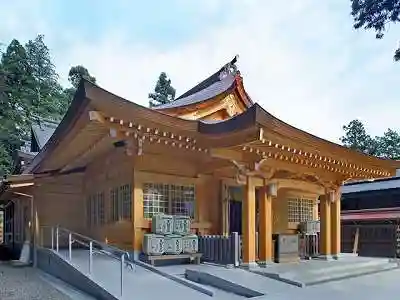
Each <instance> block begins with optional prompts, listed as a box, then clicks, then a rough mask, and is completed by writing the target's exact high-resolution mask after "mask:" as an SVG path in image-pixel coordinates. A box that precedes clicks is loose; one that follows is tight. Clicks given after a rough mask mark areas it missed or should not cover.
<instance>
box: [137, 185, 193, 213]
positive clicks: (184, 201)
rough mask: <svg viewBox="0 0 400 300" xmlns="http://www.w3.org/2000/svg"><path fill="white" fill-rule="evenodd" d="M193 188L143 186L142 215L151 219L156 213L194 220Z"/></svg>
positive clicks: (182, 186)
mask: <svg viewBox="0 0 400 300" xmlns="http://www.w3.org/2000/svg"><path fill="white" fill-rule="evenodd" d="M194 203H195V187H194V186H192V185H189V186H184V185H172V184H162V183H145V184H144V185H143V214H144V217H145V218H151V217H152V216H153V215H155V214H158V213H166V214H174V215H184V216H190V217H191V218H194Z"/></svg>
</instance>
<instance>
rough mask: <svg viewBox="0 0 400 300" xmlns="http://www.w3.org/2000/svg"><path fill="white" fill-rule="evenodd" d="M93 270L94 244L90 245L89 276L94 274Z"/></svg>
mask: <svg viewBox="0 0 400 300" xmlns="http://www.w3.org/2000/svg"><path fill="white" fill-rule="evenodd" d="M92 269H93V242H90V243H89V274H92Z"/></svg>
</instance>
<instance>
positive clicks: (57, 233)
mask: <svg viewBox="0 0 400 300" xmlns="http://www.w3.org/2000/svg"><path fill="white" fill-rule="evenodd" d="M58 236H59V229H58V226H57V228H56V251H57V252H58Z"/></svg>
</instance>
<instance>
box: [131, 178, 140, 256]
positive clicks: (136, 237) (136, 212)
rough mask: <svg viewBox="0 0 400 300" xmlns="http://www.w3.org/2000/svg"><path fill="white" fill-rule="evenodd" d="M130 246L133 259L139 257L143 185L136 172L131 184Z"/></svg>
mask: <svg viewBox="0 0 400 300" xmlns="http://www.w3.org/2000/svg"><path fill="white" fill-rule="evenodd" d="M131 197H132V198H131V200H132V231H133V237H132V248H133V253H134V259H135V260H137V259H138V258H139V254H140V252H141V251H142V242H143V230H142V222H143V186H142V183H141V182H140V181H139V180H138V176H137V175H136V174H134V175H133V184H132V196H131Z"/></svg>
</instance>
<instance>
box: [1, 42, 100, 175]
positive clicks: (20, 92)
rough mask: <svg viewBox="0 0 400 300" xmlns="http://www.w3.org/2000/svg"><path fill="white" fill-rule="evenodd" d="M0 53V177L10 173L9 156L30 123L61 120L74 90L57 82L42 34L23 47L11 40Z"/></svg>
mask: <svg viewBox="0 0 400 300" xmlns="http://www.w3.org/2000/svg"><path fill="white" fill-rule="evenodd" d="M0 44H2V43H0ZM0 54H1V60H0V107H1V109H0V176H3V175H4V174H9V173H11V172H12V171H13V170H12V167H13V162H12V157H13V155H14V153H15V150H17V149H19V147H20V146H21V145H22V144H23V141H24V140H26V139H27V138H28V137H29V134H30V126H31V124H32V123H33V122H37V121H38V120H40V119H50V120H55V121H59V120H61V118H62V117H63V116H64V114H65V112H66V110H67V109H68V106H69V103H70V101H71V99H72V93H74V92H75V90H74V89H71V88H67V89H64V88H63V87H62V86H61V84H60V83H59V77H58V74H57V72H56V68H55V65H54V64H53V62H52V60H51V56H50V51H49V48H48V47H47V46H46V44H45V42H44V36H43V35H38V36H37V37H36V38H35V39H33V40H29V41H28V42H27V43H26V44H25V45H23V44H21V43H20V42H19V41H18V40H16V39H14V40H12V41H11V42H10V44H9V45H8V46H7V47H2V48H1V51H0ZM71 69H72V68H71ZM79 70H80V72H82V70H83V71H84V73H82V74H84V75H85V76H86V75H87V74H89V72H88V71H87V69H85V68H84V67H82V66H80V68H78V71H79ZM70 73H71V72H70ZM73 73H74V72H73ZM75 73H77V71H75ZM75 76H76V75H75ZM89 76H90V74H89ZM90 77H91V76H90ZM91 78H94V77H91Z"/></svg>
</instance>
